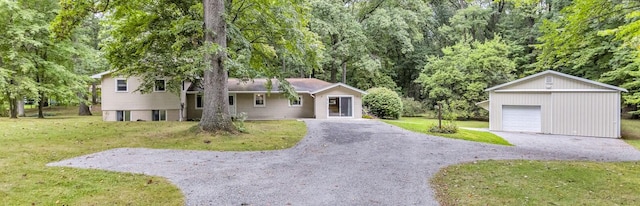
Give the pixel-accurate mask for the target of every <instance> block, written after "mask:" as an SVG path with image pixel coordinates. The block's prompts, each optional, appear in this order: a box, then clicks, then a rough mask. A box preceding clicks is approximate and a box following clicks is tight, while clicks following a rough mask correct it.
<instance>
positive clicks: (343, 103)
mask: <svg viewBox="0 0 640 206" xmlns="http://www.w3.org/2000/svg"><path fill="white" fill-rule="evenodd" d="M327 108H328V111H327V112H328V113H329V117H353V97H352V96H329V102H328V107H327Z"/></svg>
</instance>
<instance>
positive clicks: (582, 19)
mask: <svg viewBox="0 0 640 206" xmlns="http://www.w3.org/2000/svg"><path fill="white" fill-rule="evenodd" d="M638 8H640V2H638V1H626V0H589V1H574V2H573V3H572V4H570V5H568V6H567V7H565V8H564V9H562V11H561V12H560V13H561V14H562V15H561V16H560V17H559V18H556V19H553V20H548V21H544V22H543V24H542V26H541V27H540V30H541V32H542V35H541V36H540V38H539V39H540V41H541V43H540V44H538V45H536V48H537V49H538V50H540V52H541V53H540V55H539V56H538V59H537V60H538V62H537V63H535V64H536V68H537V70H544V69H549V68H551V69H555V70H559V71H562V72H565V73H569V74H572V75H577V76H582V77H586V78H589V79H593V80H600V81H603V82H605V83H609V84H615V85H621V86H622V87H625V88H627V89H628V90H629V93H626V94H623V96H624V100H625V103H627V104H630V105H638V104H640V94H639V92H640V86H639V85H640V82H638V78H637V77H639V76H640V70H639V69H638V68H640V67H639V66H638V65H639V64H640V43H638V34H640V33H638V31H639V29H638V25H640V12H638Z"/></svg>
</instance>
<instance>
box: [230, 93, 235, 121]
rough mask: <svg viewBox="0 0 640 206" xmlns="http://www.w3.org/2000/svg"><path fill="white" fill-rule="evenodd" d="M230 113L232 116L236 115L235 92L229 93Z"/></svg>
mask: <svg viewBox="0 0 640 206" xmlns="http://www.w3.org/2000/svg"><path fill="white" fill-rule="evenodd" d="M229 114H230V115H231V116H232V117H235V116H236V95H235V94H230V95H229Z"/></svg>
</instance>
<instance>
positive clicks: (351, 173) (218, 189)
mask: <svg viewBox="0 0 640 206" xmlns="http://www.w3.org/2000/svg"><path fill="white" fill-rule="evenodd" d="M305 122H306V124H307V127H308V133H307V136H306V137H305V138H304V139H303V140H302V141H301V142H300V143H299V144H298V145H296V146H295V147H293V148H291V149H286V150H278V151H264V152H210V151H183V150H164V149H143V148H120V149H113V150H107V151H104V152H99V153H94V154H90V155H86V156H82V157H78V158H73V159H68V160H63V161H60V162H54V163H50V164H48V166H67V167H78V168H94V169H103V170H109V171H118V172H133V173H142V174H148V175H156V176H163V177H166V178H168V179H169V180H170V181H171V182H173V183H174V184H176V185H177V186H178V187H179V188H180V189H181V190H182V192H183V193H184V195H185V197H186V203H187V205H241V204H249V205H289V204H290V205H437V204H438V203H437V202H436V200H435V199H434V197H433V191H432V190H431V188H430V187H429V182H428V181H429V179H430V178H431V177H432V176H433V175H434V174H435V173H436V172H437V171H438V170H439V169H440V168H441V167H444V166H447V165H451V164H457V163H461V162H468V161H474V160H483V159H549V160H551V159H553V160H596V161H627V160H640V152H638V151H637V150H635V149H634V148H632V147H631V146H629V145H627V144H626V143H624V142H623V141H621V140H618V139H603V138H584V137H571V138H575V139H577V140H575V141H567V140H559V139H549V138H554V137H555V136H552V135H539V136H536V135H532V136H533V137H534V138H531V136H529V137H527V135H519V134H509V133H501V135H506V136H508V137H507V139H508V140H509V141H510V142H514V144H516V145H517V146H515V147H506V146H498V145H490V144H483V143H476V142H469V141H462V140H455V139H448V138H440V137H433V136H428V135H424V134H419V133H414V132H410V131H406V130H403V129H401V128H398V127H395V126H391V125H388V124H385V123H382V122H379V121H372V120H305ZM527 138H528V139H527ZM535 138H544V140H542V141H543V142H545V143H543V144H540V143H539V141H536V139H535ZM556 140H558V141H556ZM585 141H587V142H589V144H581V143H576V142H585ZM555 142H557V144H556V143H555ZM551 145H555V146H551ZM584 145H589V146H588V147H586V146H584Z"/></svg>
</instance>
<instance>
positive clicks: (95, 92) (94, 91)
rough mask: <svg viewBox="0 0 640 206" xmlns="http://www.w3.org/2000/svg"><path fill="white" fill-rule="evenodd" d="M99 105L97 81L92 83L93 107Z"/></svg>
mask: <svg viewBox="0 0 640 206" xmlns="http://www.w3.org/2000/svg"><path fill="white" fill-rule="evenodd" d="M96 104H98V88H97V86H96V81H95V80H94V81H93V82H91V105H96Z"/></svg>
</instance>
